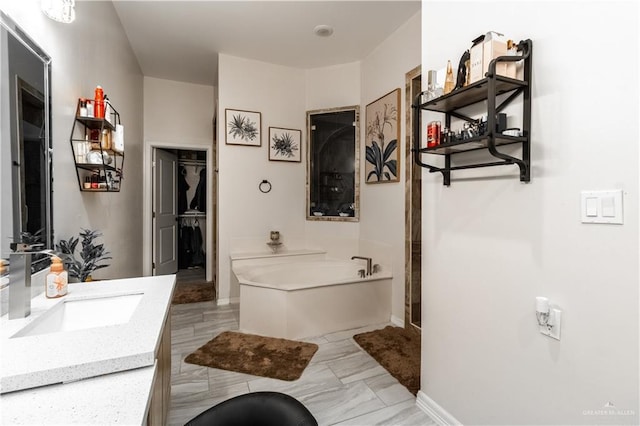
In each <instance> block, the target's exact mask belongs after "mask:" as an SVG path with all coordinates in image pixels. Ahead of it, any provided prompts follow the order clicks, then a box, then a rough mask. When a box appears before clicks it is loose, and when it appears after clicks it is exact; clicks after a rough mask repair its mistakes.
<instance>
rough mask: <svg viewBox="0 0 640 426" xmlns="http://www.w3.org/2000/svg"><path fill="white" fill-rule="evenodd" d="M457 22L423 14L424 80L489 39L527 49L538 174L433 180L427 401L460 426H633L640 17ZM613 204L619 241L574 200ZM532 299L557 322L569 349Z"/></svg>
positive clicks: (609, 14)
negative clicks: (544, 327)
mask: <svg viewBox="0 0 640 426" xmlns="http://www.w3.org/2000/svg"><path fill="white" fill-rule="evenodd" d="M456 10H460V11H464V13H456V14H455V19H454V20H453V21H452V20H449V19H445V20H441V19H433V17H442V16H451V11H452V9H451V4H450V3H449V2H439V1H423V22H422V28H423V32H422V34H423V36H422V43H423V45H422V52H423V57H422V69H423V70H426V69H437V68H440V67H442V65H443V64H446V61H447V59H452V62H457V58H459V57H460V55H461V54H462V52H463V51H464V50H465V49H467V48H469V47H470V42H471V40H473V39H474V38H475V37H476V36H477V35H479V34H481V33H484V32H486V31H488V30H496V31H499V32H503V33H504V34H505V35H507V36H509V37H510V38H514V39H515V40H520V39H525V38H530V39H531V40H532V41H533V83H532V85H533V87H532V91H533V92H532V95H533V97H532V108H533V110H532V138H531V139H532V165H533V171H532V181H531V183H529V184H523V183H520V182H519V181H518V179H517V177H516V173H515V170H514V169H511V168H510V167H503V168H499V169H498V168H488V169H478V170H476V171H474V172H465V171H460V172H454V174H453V176H452V177H453V179H452V184H451V187H449V188H447V187H443V186H442V178H441V176H438V175H435V174H429V173H427V172H426V171H424V172H423V218H422V221H423V249H422V250H423V253H425V255H424V257H423V269H422V270H423V292H422V294H423V310H422V312H423V317H422V324H423V346H422V354H423V355H422V378H421V380H422V383H421V391H422V392H423V393H425V394H426V395H428V397H430V398H431V399H432V400H433V401H435V402H436V403H437V404H439V405H440V406H441V407H443V408H444V409H445V410H446V411H447V412H448V413H450V414H451V415H453V416H454V417H455V418H457V419H458V420H459V421H461V422H462V423H464V424H614V423H615V424H638V422H639V421H640V417H639V415H640V407H639V405H638V396H639V395H638V355H639V354H638V332H639V324H638V320H639V318H638V311H639V309H638V278H639V277H638V255H639V250H638V231H639V229H638V192H639V191H638V189H639V188H638V112H639V111H638V71H639V70H638V5H637V3H636V2H630V1H627V2H615V3H614V2H604V1H601V2H579V3H577V2H534V1H528V2H500V3H490V2H457V3H456ZM452 19H453V18H452ZM452 23H454V24H455V25H452ZM596 23H597V25H596ZM621 40H624V42H623V43H621ZM597 82H599V83H600V84H598V83H597ZM496 174H498V175H504V174H507V175H509V177H508V178H500V179H475V178H474V179H471V180H456V178H461V177H469V176H494V175H496ZM615 188H618V189H622V190H623V191H624V196H625V199H624V218H625V223H624V225H622V226H615V225H586V224H582V223H580V191H581V190H601V189H615ZM536 296H547V297H549V298H550V299H551V301H552V303H554V304H556V305H557V306H558V307H559V308H560V309H562V310H563V320H562V321H563V325H562V340H561V341H556V340H553V339H550V338H548V337H545V336H543V335H541V334H540V333H539V332H538V327H537V324H536V319H535V315H534V304H535V297H536ZM608 402H611V403H613V404H614V405H615V408H614V409H610V408H606V407H605V404H607V403H608ZM608 410H611V413H612V414H609V411H608ZM603 412H604V414H603Z"/></svg>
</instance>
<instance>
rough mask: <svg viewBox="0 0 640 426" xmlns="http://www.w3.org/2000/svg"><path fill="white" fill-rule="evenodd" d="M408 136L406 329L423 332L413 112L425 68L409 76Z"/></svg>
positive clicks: (418, 178) (419, 203) (419, 207)
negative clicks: (413, 104) (414, 101)
mask: <svg viewBox="0 0 640 426" xmlns="http://www.w3.org/2000/svg"><path fill="white" fill-rule="evenodd" d="M405 83H406V86H405V89H406V90H405V98H406V101H405V102H406V108H405V111H406V112H405V114H406V120H405V123H406V124H407V126H406V129H407V135H406V138H405V144H406V145H405V153H406V154H405V155H406V167H405V170H406V172H405V173H406V185H407V188H406V190H405V206H406V210H405V318H404V323H405V328H408V329H411V330H415V331H416V332H418V333H420V330H421V327H422V322H421V318H422V287H421V286H422V168H421V167H420V166H418V165H417V164H416V163H415V161H413V151H411V149H412V148H413V110H412V108H411V104H412V103H413V100H414V99H415V98H416V96H417V95H418V94H419V93H420V92H421V91H422V72H421V66H417V67H416V68H414V69H412V70H411V71H409V72H408V73H407V74H405Z"/></svg>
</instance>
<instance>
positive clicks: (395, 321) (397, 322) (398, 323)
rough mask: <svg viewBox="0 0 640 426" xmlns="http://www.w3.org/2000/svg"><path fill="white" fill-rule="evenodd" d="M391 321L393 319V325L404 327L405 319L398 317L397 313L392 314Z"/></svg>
mask: <svg viewBox="0 0 640 426" xmlns="http://www.w3.org/2000/svg"><path fill="white" fill-rule="evenodd" d="M389 321H391V324H393V325H396V326H398V327H402V328H404V320H403V319H400V318H398V317H397V316H395V315H391V318H390V319H389Z"/></svg>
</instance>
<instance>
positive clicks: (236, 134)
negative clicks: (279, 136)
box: [225, 109, 262, 146]
mask: <svg viewBox="0 0 640 426" xmlns="http://www.w3.org/2000/svg"><path fill="white" fill-rule="evenodd" d="M261 129H262V115H261V114H260V113H259V112H255V111H243V110H239V109H225V136H226V138H225V142H226V144H227V145H246V146H261V145H262V130H261Z"/></svg>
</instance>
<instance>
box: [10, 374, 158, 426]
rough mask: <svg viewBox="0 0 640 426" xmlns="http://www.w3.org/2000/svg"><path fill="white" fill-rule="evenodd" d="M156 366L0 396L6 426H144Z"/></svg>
mask: <svg viewBox="0 0 640 426" xmlns="http://www.w3.org/2000/svg"><path fill="white" fill-rule="evenodd" d="M155 371H156V366H155V365H154V366H152V367H144V368H137V369H135V370H129V371H122V372H119V373H113V374H107V375H104V376H100V377H94V378H92V379H86V380H80V381H78V382H73V383H65V384H57V385H49V386H43V387H39V388H34V389H27V390H23V391H19V392H11V393H5V394H2V395H0V406H1V410H0V411H1V412H2V415H1V417H0V423H1V424H3V425H143V424H146V417H147V410H148V408H149V402H150V400H151V395H152V389H153V381H154V373H155Z"/></svg>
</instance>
